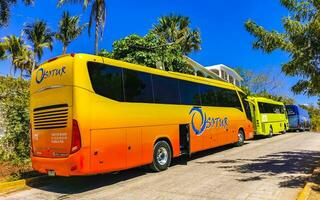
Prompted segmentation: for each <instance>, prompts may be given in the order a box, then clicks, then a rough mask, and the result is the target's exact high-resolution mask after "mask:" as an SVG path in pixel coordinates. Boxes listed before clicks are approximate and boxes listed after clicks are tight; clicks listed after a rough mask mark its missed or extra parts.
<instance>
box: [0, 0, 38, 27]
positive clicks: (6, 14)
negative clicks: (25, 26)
mask: <svg viewBox="0 0 320 200" xmlns="http://www.w3.org/2000/svg"><path fill="white" fill-rule="evenodd" d="M23 2H24V4H25V5H31V4H33V3H34V0H23ZM16 4H17V0H0V27H2V26H7V25H8V23H9V18H10V6H11V5H16Z"/></svg>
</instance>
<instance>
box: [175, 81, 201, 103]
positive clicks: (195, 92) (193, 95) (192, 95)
mask: <svg viewBox="0 0 320 200" xmlns="http://www.w3.org/2000/svg"><path fill="white" fill-rule="evenodd" d="M180 95H181V104H185V105H200V93H199V85H198V84H196V83H192V82H189V81H180Z"/></svg>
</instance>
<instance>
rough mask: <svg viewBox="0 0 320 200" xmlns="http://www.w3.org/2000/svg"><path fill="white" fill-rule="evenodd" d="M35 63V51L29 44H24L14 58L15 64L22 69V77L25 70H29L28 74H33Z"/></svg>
mask: <svg viewBox="0 0 320 200" xmlns="http://www.w3.org/2000/svg"><path fill="white" fill-rule="evenodd" d="M33 63H34V59H33V52H32V51H31V50H30V49H29V47H28V46H23V47H22V48H21V50H20V52H19V54H18V55H17V56H16V57H15V58H14V60H13V64H14V65H15V66H16V68H18V69H19V70H20V78H22V76H23V72H24V71H25V72H27V74H31V71H32V67H33V65H34V64H33Z"/></svg>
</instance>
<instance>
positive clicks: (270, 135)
mask: <svg viewBox="0 0 320 200" xmlns="http://www.w3.org/2000/svg"><path fill="white" fill-rule="evenodd" d="M272 136H273V128H272V126H270V129H269V135H268V137H269V138H271V137H272Z"/></svg>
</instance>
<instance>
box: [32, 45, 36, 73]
mask: <svg viewBox="0 0 320 200" xmlns="http://www.w3.org/2000/svg"><path fill="white" fill-rule="evenodd" d="M36 54H37V52H36V51H35V50H33V64H32V70H31V75H32V72H33V70H34V69H35V68H36Z"/></svg>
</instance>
